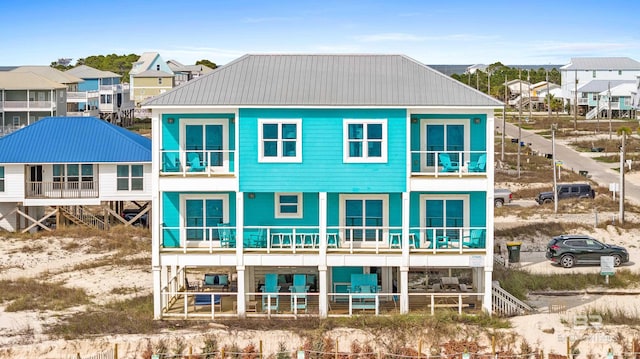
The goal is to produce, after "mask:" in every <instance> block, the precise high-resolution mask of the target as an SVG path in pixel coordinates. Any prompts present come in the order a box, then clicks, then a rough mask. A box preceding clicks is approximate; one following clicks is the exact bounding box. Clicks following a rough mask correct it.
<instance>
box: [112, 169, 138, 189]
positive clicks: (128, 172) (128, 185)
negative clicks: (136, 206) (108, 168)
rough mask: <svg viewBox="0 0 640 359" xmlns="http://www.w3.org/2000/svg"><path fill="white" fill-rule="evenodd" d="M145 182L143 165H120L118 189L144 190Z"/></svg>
mask: <svg viewBox="0 0 640 359" xmlns="http://www.w3.org/2000/svg"><path fill="white" fill-rule="evenodd" d="M143 184H144V166H143V165H118V167H117V190H118V191H142V190H143V189H144V188H143Z"/></svg>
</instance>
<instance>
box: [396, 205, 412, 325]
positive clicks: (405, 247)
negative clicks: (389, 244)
mask: <svg viewBox="0 0 640 359" xmlns="http://www.w3.org/2000/svg"><path fill="white" fill-rule="evenodd" d="M410 204H411V200H410V195H409V192H402V264H401V265H400V288H398V289H400V314H405V313H409V274H408V273H409V255H410V254H409V213H410V210H411V208H410Z"/></svg>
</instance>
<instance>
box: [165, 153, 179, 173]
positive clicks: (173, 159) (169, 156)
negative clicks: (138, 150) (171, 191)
mask: <svg viewBox="0 0 640 359" xmlns="http://www.w3.org/2000/svg"><path fill="white" fill-rule="evenodd" d="M162 172H180V159H178V153H175V152H165V153H164V158H163V159H162Z"/></svg>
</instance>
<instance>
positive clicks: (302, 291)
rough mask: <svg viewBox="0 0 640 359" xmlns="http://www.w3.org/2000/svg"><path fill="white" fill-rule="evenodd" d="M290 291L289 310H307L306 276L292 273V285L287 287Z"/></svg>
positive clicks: (307, 288)
mask: <svg viewBox="0 0 640 359" xmlns="http://www.w3.org/2000/svg"><path fill="white" fill-rule="evenodd" d="M289 291H291V310H292V311H293V310H294V309H298V310H301V309H304V310H305V311H306V310H307V292H308V291H309V286H308V285H307V276H306V275H305V274H294V275H293V285H292V286H291V287H289Z"/></svg>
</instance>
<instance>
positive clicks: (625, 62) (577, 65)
mask: <svg viewBox="0 0 640 359" xmlns="http://www.w3.org/2000/svg"><path fill="white" fill-rule="evenodd" d="M560 69H561V70H640V62H638V61H636V60H634V59H632V58H629V57H573V58H571V62H570V63H569V64H567V65H564V66H562V67H561V68H560Z"/></svg>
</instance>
